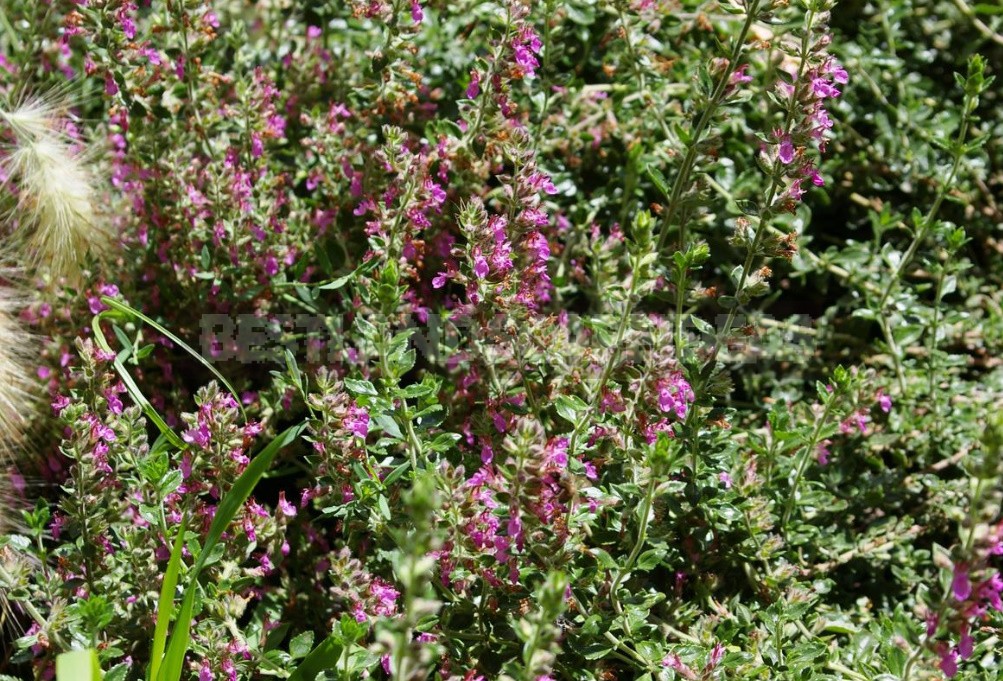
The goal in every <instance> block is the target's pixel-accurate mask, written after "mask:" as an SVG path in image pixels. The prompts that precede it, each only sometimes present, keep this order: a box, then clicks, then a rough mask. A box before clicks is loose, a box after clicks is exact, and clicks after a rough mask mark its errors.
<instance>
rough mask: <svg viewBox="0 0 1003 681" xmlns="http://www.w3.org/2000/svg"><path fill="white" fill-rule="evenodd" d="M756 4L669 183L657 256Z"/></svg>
mask: <svg viewBox="0 0 1003 681" xmlns="http://www.w3.org/2000/svg"><path fill="white" fill-rule="evenodd" d="M759 2H760V0H753V1H752V2H751V3H750V5H749V9H748V12H747V13H746V15H745V23H743V24H742V30H741V31H739V34H738V36H737V37H736V38H735V42H734V43H733V44H732V49H731V55H730V56H729V58H728V65H727V66H726V67H725V69H724V72H723V73H722V74H721V77H720V79H719V80H718V82H717V85H716V86H715V87H714V91H713V93H712V94H711V98H710V101H709V102H708V103H707V107H706V108H705V109H704V110H703V113H702V114H701V115H700V118H699V119H698V120H697V124H696V126H695V127H694V128H693V133H692V135H691V136H690V137H691V139H690V143H689V146H688V147H687V149H686V156H684V157H683V163H682V165H681V166H680V167H679V172H678V173H676V179H675V181H673V183H672V191H671V193H670V194H669V203H668V206H666V208H665V214H664V215H665V217H664V219H663V220H662V224H661V227H660V228H659V231H660V233H659V236H658V248H657V252H658V253H661V252H662V249H664V248H665V243H666V240H667V239H668V235H669V228H670V227H671V225H672V219H673V218H674V217H675V214H676V211H677V210H679V199H680V198H681V197H682V194H683V190H684V189H685V188H686V187H687V186H688V185H689V180H690V173H691V172H692V171H693V165H694V163H696V158H697V148H698V147H699V146H700V141H701V139H702V138H703V135H704V133H705V132H706V131H707V126H709V125H710V122H711V119H712V118H713V116H714V114H715V113H716V112H717V108H718V106H720V104H721V101H722V99H723V98H724V93H725V92H726V91H727V89H728V84H729V83H730V82H731V76H732V74H733V73H734V72H735V69H736V68H737V66H738V60H739V58H740V57H741V56H742V50H743V49H744V47H745V39H746V37H747V36H748V35H749V30H750V29H751V28H752V24H753V22H755V20H756V16H757V15H758V14H759ZM679 243H680V245H681V246H683V245H685V243H686V222H685V221H682V222H680V224H679Z"/></svg>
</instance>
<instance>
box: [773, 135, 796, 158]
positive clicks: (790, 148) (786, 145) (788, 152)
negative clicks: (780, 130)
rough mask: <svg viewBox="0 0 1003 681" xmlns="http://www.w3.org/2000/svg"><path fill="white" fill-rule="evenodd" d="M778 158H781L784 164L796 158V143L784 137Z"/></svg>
mask: <svg viewBox="0 0 1003 681" xmlns="http://www.w3.org/2000/svg"><path fill="white" fill-rule="evenodd" d="M777 158H779V159H780V162H781V163H783V164H784V165H787V164H788V163H790V162H791V161H793V160H794V145H793V144H791V141H790V140H789V139H787V138H784V140H783V141H782V142H780V149H778V150H777Z"/></svg>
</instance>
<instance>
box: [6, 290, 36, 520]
mask: <svg viewBox="0 0 1003 681" xmlns="http://www.w3.org/2000/svg"><path fill="white" fill-rule="evenodd" d="M0 276H2V275H0ZM23 303H24V301H23V298H22V296H21V295H20V294H18V293H17V292H16V290H15V289H13V288H11V287H9V286H3V287H0V461H5V460H11V459H12V458H15V457H14V454H15V453H16V451H17V450H18V449H19V448H20V447H21V445H22V443H23V441H24V433H25V426H26V425H27V423H28V416H29V415H30V414H31V411H32V408H33V407H34V406H36V405H35V404H34V403H35V402H36V394H35V388H36V387H37V383H36V381H35V380H34V378H33V376H32V373H31V363H32V349H33V346H34V344H33V340H34V337H33V336H32V334H31V333H29V332H28V331H27V330H26V329H25V328H24V324H23V322H22V321H21V320H20V319H19V318H18V312H19V311H20V310H21V308H22V307H23ZM0 512H2V511H0Z"/></svg>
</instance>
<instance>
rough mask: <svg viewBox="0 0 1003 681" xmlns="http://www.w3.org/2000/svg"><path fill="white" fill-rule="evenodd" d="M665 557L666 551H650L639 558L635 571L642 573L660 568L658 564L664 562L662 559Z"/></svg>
mask: <svg viewBox="0 0 1003 681" xmlns="http://www.w3.org/2000/svg"><path fill="white" fill-rule="evenodd" d="M664 557H665V549H648V550H647V551H645V552H644V553H642V554H641V555H640V556H638V558H637V564H636V565H635V566H634V569H635V570H640V571H641V572H648V571H649V570H654V569H655V568H656V567H658V564H659V563H661V562H662V558H664Z"/></svg>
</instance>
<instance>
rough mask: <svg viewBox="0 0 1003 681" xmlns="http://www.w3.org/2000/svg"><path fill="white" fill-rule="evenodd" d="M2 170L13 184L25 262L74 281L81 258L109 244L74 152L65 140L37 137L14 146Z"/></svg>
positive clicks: (87, 179) (87, 178)
mask: <svg viewBox="0 0 1003 681" xmlns="http://www.w3.org/2000/svg"><path fill="white" fill-rule="evenodd" d="M4 170H5V171H6V173H7V175H8V178H9V179H8V181H9V182H14V183H16V184H15V186H16V189H17V206H16V213H17V215H16V217H17V219H18V221H19V222H20V224H19V226H18V229H17V234H18V242H19V243H21V244H23V246H24V248H25V249H26V250H27V254H26V255H27V256H28V257H27V261H28V263H29V264H30V265H32V266H33V267H36V268H37V267H44V268H46V269H48V271H49V272H50V273H51V274H52V275H54V276H55V277H65V278H66V279H67V280H70V281H74V280H77V279H79V275H80V269H81V267H82V265H83V263H84V260H85V258H86V256H87V255H88V254H98V253H100V252H101V251H102V250H103V249H104V248H105V247H106V245H107V242H108V238H107V234H106V233H105V232H104V230H103V229H102V228H101V226H100V225H99V223H98V221H97V220H96V216H95V211H94V204H93V196H94V189H93V185H92V181H91V177H90V174H89V173H88V170H87V167H86V165H85V164H84V163H83V161H82V159H81V158H80V156H79V154H77V153H75V152H74V149H73V147H72V145H71V144H69V143H68V142H67V141H65V140H62V139H60V138H58V137H56V136H42V137H38V138H36V139H33V140H31V141H27V142H24V143H21V144H19V145H18V146H17V147H16V148H15V149H14V150H13V151H12V152H11V153H10V154H9V155H8V156H7V158H6V159H5V168H4Z"/></svg>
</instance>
